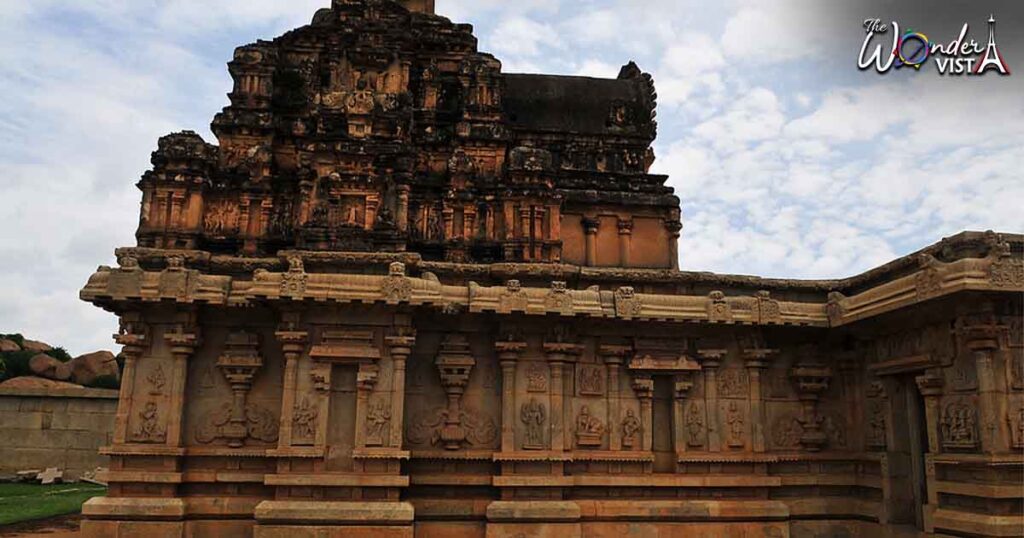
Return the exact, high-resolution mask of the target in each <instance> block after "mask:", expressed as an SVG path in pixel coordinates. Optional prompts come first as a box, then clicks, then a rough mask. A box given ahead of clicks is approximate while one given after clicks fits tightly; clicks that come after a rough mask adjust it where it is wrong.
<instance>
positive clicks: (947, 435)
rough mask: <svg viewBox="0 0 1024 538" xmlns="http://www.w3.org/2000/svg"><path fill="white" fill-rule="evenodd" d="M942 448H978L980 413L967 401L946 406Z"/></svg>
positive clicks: (943, 413)
mask: <svg viewBox="0 0 1024 538" xmlns="http://www.w3.org/2000/svg"><path fill="white" fill-rule="evenodd" d="M941 429H942V446H943V447H944V448H949V449H970V448H976V447H977V446H978V412H977V410H976V409H975V408H974V406H973V405H972V404H971V403H969V402H968V401H967V400H964V399H960V400H955V401H953V402H950V403H948V404H946V407H945V408H944V409H943V411H942V422H941Z"/></svg>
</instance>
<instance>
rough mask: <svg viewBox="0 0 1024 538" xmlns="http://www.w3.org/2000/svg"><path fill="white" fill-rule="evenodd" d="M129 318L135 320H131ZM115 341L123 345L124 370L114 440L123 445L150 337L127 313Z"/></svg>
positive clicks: (115, 442)
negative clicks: (137, 375)
mask: <svg viewBox="0 0 1024 538" xmlns="http://www.w3.org/2000/svg"><path fill="white" fill-rule="evenodd" d="M129 319H131V320H133V321H129ZM114 341H115V342H117V343H118V345H120V346H121V354H122V355H123V356H124V372H122V374H121V392H120V395H119V397H118V402H117V415H116V416H115V420H114V440H113V442H114V444H115V445H123V444H125V443H127V442H128V417H129V415H130V414H131V407H132V402H133V401H134V397H133V395H134V393H135V373H136V370H137V368H136V367H137V363H138V361H139V359H140V358H141V357H142V354H143V353H144V352H145V350H146V346H147V345H148V338H147V336H146V334H145V332H144V328H143V327H142V323H140V320H138V318H137V316H132V315H128V314H126V315H125V316H123V317H122V321H121V332H120V333H118V334H115V335H114Z"/></svg>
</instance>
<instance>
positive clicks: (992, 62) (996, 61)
mask: <svg viewBox="0 0 1024 538" xmlns="http://www.w3.org/2000/svg"><path fill="white" fill-rule="evenodd" d="M992 68H994V69H996V70H998V71H999V74H1001V75H1009V74H1010V68H1009V67H1006V62H1004V61H1003V55H1002V54H999V49H998V48H997V47H996V18H995V17H994V16H992V15H989V16H988V48H986V49H985V55H984V56H983V57H982V58H981V61H979V62H978V63H976V64H975V65H974V74H975V75H981V74H984V73H985V71H987V70H989V69H992Z"/></svg>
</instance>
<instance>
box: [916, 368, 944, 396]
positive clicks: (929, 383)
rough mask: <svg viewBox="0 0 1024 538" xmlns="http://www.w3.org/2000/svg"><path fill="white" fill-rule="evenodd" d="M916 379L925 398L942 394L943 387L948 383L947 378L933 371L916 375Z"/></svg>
mask: <svg viewBox="0 0 1024 538" xmlns="http://www.w3.org/2000/svg"><path fill="white" fill-rule="evenodd" d="M914 381H915V382H916V383H917V388H918V390H919V391H921V396H924V397H925V398H928V397H938V396H942V389H943V387H944V386H945V384H946V380H945V378H943V377H942V376H941V375H938V374H935V373H931V372H929V373H926V374H924V375H919V376H917V377H915V378H914Z"/></svg>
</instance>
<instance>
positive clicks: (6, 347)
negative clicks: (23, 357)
mask: <svg viewBox="0 0 1024 538" xmlns="http://www.w3.org/2000/svg"><path fill="white" fill-rule="evenodd" d="M7 351H21V346H19V345H18V343H17V342H15V341H14V340H8V339H6V338H0V353H4V352H7Z"/></svg>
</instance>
